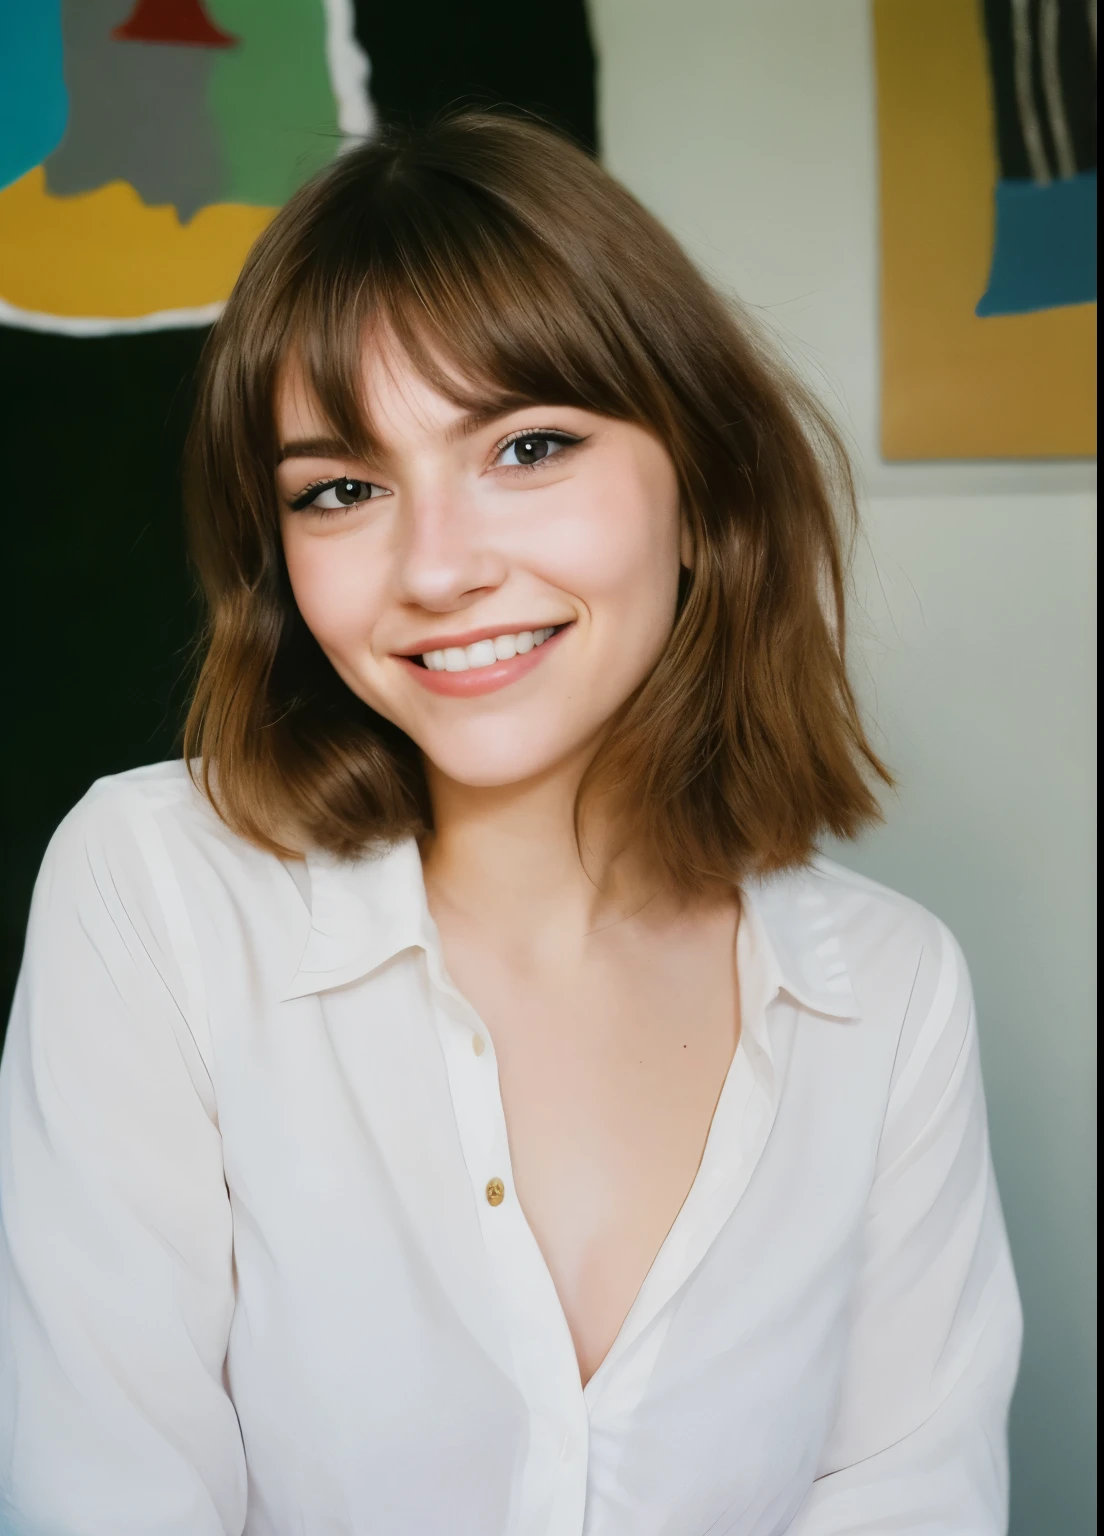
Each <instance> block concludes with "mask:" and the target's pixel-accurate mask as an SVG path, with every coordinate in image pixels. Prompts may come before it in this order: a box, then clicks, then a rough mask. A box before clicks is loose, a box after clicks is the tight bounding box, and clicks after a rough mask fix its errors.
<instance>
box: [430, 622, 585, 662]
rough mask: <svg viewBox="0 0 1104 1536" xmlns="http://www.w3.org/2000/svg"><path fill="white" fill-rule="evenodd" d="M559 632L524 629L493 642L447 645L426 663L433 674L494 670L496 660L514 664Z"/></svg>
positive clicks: (433, 652) (497, 637)
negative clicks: (518, 657) (483, 668)
mask: <svg viewBox="0 0 1104 1536" xmlns="http://www.w3.org/2000/svg"><path fill="white" fill-rule="evenodd" d="M555 633H556V626H555V625H554V624H549V625H546V626H545V627H544V628H543V629H523V630H521V631H520V633H519V634H516V635H496V636H495V638H494V639H493V640H477V641H476V642H475V643H474V645H467V646H460V645H450V646H446V647H445V649H444V650H441V651H426V652H425V653H424V654H423V656H422V660H423V661H424V662H425V665H426V667H427V669H428V670H429V671H430V672H467V671H469V670H471V669H473V668H479V667H490V666H493V664H494V663H495V662H496V661H511V660H512V659H513V658H514V657H515V656H524V655H526V654H527V653H528V652H529V651H531V650H532V649H533V648H534V646H538V645H543V644H544V642H545V641H546V640H550V639H551V637H552V636H553V635H554V634H555Z"/></svg>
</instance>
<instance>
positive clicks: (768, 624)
mask: <svg viewBox="0 0 1104 1536" xmlns="http://www.w3.org/2000/svg"><path fill="white" fill-rule="evenodd" d="M189 496H190V506H191V517H192V527H193V534H194V549H195V555H196V559H197V562H198V565H199V569H200V571H201V574H202V577H203V582H204V586H205V589H206V593H207V597H208V601H209V606H210V624H209V630H208V634H207V640H206V650H205V654H204V659H203V665H202V670H201V672H200V674H199V679H198V684H197V688H196V692H195V698H194V703H193V707H192V711H191V715H190V718H189V721H188V727H187V734H186V747H185V759H186V761H185V763H179V764H167V765H159V766H157V767H154V768H148V769H141V770H138V771H137V772H134V773H130V774H123V775H121V776H118V777H116V778H112V779H108V780H104V781H101V782H100V783H99V784H97V785H96V786H95V787H94V788H93V789H92V790H91V791H90V793H89V795H88V796H87V797H86V798H85V800H84V801H82V803H81V804H80V805H79V806H78V807H77V808H76V810H75V811H74V812H73V813H72V814H71V815H70V816H69V817H68V818H67V820H66V822H65V823H64V824H63V826H62V827H61V829H60V830H59V832H58V833H57V835H56V837H55V839H54V842H53V844H52V845H51V849H50V851H49V853H48V855H47V858H46V862H45V865H44V868H43V873H42V876H41V879H40V882H39V886H38V889H37V893H36V897H35V906H34V912H33V916H32V920H31V928H30V936H29V939H28V949H27V955H26V960H25V964H24V970H23V975H22V980H21V984H20V988H19V995H18V1001H17V1003H16V1007H15V1013H14V1018H13V1022H12V1028H11V1034H10V1039H9V1044H8V1047H7V1054H6V1057H5V1060H4V1063H3V1104H2V1113H3V1126H4V1139H3V1164H2V1176H3V1185H2V1192H3V1222H4V1265H3V1273H4V1275H5V1283H6V1288H7V1296H6V1301H5V1306H4V1311H3V1317H4V1328H5V1331H6V1339H5V1355H6V1365H5V1393H4V1399H3V1403H4V1406H3V1419H2V1422H3V1424H4V1430H5V1435H6V1441H5V1453H4V1457H3V1460H2V1465H3V1468H4V1474H3V1475H4V1477H5V1479H6V1483H5V1489H4V1492H5V1495H6V1498H7V1501H8V1503H7V1508H8V1510H9V1511H10V1515H9V1519H10V1521H11V1522H12V1527H13V1529H15V1530H18V1531H27V1532H39V1531H41V1532H45V1531H49V1532H51V1533H55V1536H76V1533H78V1532H79V1533H81V1536H85V1533H87V1536H92V1533H95V1536H101V1533H102V1536H124V1533H135V1536H138V1533H141V1536H161V1533H169V1532H172V1533H181V1536H184V1533H187V1536H200V1533H203V1536H206V1533H211V1536H215V1533H230V1532H233V1533H238V1532H242V1531H245V1532H248V1533H250V1536H290V1533H292V1532H296V1533H299V1532H305V1533H316V1532H318V1533H321V1532H327V1533H334V1536H338V1533H350V1536H351V1533H354V1532H357V1533H362V1532H363V1533H367V1532H384V1533H388V1536H390V1533H397V1536H406V1533H413V1536H423V1533H424V1536H438V1533H439V1536H462V1533H464V1536H467V1533H470V1536H497V1533H503V1536H514V1533H521V1536H583V1533H585V1536H649V1533H656V1536H659V1533H661V1532H662V1533H665V1536H666V1533H669V1536H676V1533H677V1536H706V1533H707V1532H708V1533H710V1536H712V1533H719V1532H721V1531H724V1532H726V1533H739V1536H768V1533H776V1532H782V1531H790V1532H795V1533H799V1536H829V1533H844V1532H856V1533H857V1532H860V1531H861V1532H878V1533H889V1532H893V1531H905V1530H908V1531H910V1532H912V1531H921V1530H922V1531H925V1532H933V1533H934V1532H949V1531H962V1532H970V1533H982V1532H985V1533H989V1532H997V1531H999V1530H1002V1529H1004V1522H1005V1504H1006V1474H1005V1451H1004V1432H1005V1417H1006V1410H1007V1405H1008V1399H1009V1395H1010V1392H1011V1387H1012V1382H1013V1377H1014V1373H1015V1366H1016V1358H1017V1349H1018V1340H1019V1313H1018V1305H1017V1299H1016V1292H1015V1286H1014V1282H1013V1277H1012V1272H1011V1267H1010V1262H1009V1257H1008V1250H1007V1245H1006V1240H1005V1235H1004V1230H1003V1226H1002V1221H1001V1215H1000V1209H999V1204H998V1200H997V1194H996V1190H995V1187H994V1183H993V1176H992V1171H991V1166H990V1161H989V1153H988V1148H987V1140H986V1128H985V1116H984V1107H983V1100H982V1089H981V1084H980V1080H979V1072H978V1056H977V1041H976V1034H975V1026H974V1019H973V1010H972V1005H971V1000H970V988H969V981H968V978H967V973H966V968H965V965H964V963H963V960H962V956H961V954H960V952H959V950H958V948H957V947H956V945H955V942H954V940H953V939H952V938H951V936H950V935H949V934H948V933H947V931H946V929H945V928H943V927H942V925H941V924H940V923H939V922H938V921H937V920H936V919H935V918H933V917H931V916H930V915H929V914H927V913H926V912H924V911H923V910H921V909H920V908H918V907H917V906H916V905H915V904H913V903H912V902H910V901H908V900H906V899H905V898H903V897H900V896H897V895H894V894H893V893H892V892H889V891H886V890H883V889H882V888H881V887H879V886H876V885H874V884H872V883H871V882H869V881H866V880H863V879H860V878H859V877H857V876H855V875H852V874H850V873H848V872H847V871H845V870H843V869H840V868H837V867H836V866H834V865H832V864H828V863H825V862H824V861H822V860H820V859H819V858H817V857H815V848H816V843H817V840H818V838H820V837H821V836H822V835H823V834H825V833H827V832H832V833H835V834H837V835H842V836H848V835H852V834H854V833H855V832H856V831H858V830H859V829H860V828H861V827H862V826H863V825H864V824H865V823H867V822H869V821H870V820H871V819H872V818H873V817H875V816H876V814H877V812H876V803H875V800H874V798H873V795H872V792H871V789H870V786H869V780H870V778H871V777H874V778H878V777H880V778H882V779H883V780H888V775H887V773H886V770H885V769H884V768H883V767H882V766H881V764H880V763H879V762H878V760H877V758H876V756H875V755H874V753H873V751H872V750H871V748H870V746H869V745H868V743H867V741H866V738H865V736H864V734H863V730H862V726H861V724H860V721H859V718H858V715H857V711H856V707H855V703H854V700H853V698H852V694H851V692H850V690H849V687H848V683H847V678H846V674H845V670H844V665H843V644H842V580H843V578H842V555H841V533H840V531H839V524H838V521H837V510H836V509H839V508H841V509H842V512H843V514H844V516H845V517H848V516H850V514H851V512H852V510H853V498H852V494H851V488H850V480H849V477H848V474H847V469H846V463H845V460H844V458H843V456H842V453H841V451H840V449H839V447H838V444H837V440H836V438H835V436H834V435H833V432H832V430H831V428H830V426H829V425H828V424H827V423H826V422H825V420H824V418H823V417H822V416H821V415H820V413H819V412H818V410H817V409H816V407H815V406H814V405H813V403H812V402H811V401H810V399H809V398H808V397H807V396H806V395H805V394H803V393H802V392H801V390H800V389H799V388H798V387H797V386H796V385H795V384H794V382H793V381H792V380H789V379H787V378H785V377H784V376H783V375H782V374H781V373H780V372H779V370H778V369H777V367H776V366H775V365H774V364H773V363H772V362H771V361H770V360H769V358H768V357H766V356H765V355H764V354H763V352H762V351H761V350H760V348H759V346H758V345H757V343H756V342H755V341H754V340H753V339H752V337H751V336H750V334H749V332H748V329H747V327H746V325H745V324H743V323H742V322H740V321H738V320H737V319H736V318H734V317H733V315H732V314H731V313H730V312H729V310H728V309H727V308H726V307H725V306H724V305H722V303H721V302H720V300H719V299H718V298H717V297H716V296H715V295H714V294H713V293H712V292H711V291H710V290H709V288H708V287H707V285H706V284H705V282H704V281H703V279H702V278H701V277H700V275H699V274H698V273H697V272H696V271H695V270H694V269H693V267H692V266H691V265H690V263H689V262H688V261H687V259H686V258H685V256H684V255H683V254H682V253H681V252H680V251H679V249H678V248H677V247H676V245H675V244H674V242H673V241H672V240H671V238H670V237H669V236H668V235H667V234H666V233H665V232H664V231H663V230H662V229H661V228H659V226H658V225H657V224H656V223H655V221H654V220H653V219H651V218H650V217H649V216H648V215H647V214H646V213H645V212H644V211H643V210H642V209H641V208H640V206H639V205H638V204H637V203H636V202H635V201H634V200H633V199H632V198H631V197H630V196H629V195H628V194H627V193H626V192H625V191H624V190H623V189H621V188H620V187H619V186H617V185H616V183H614V182H612V181H611V180H610V179H609V177H607V176H606V175H604V174H603V172H602V171H601V170H600V169H599V168H598V167H597V166H596V165H594V164H593V163H592V162H590V161H589V160H588V159H587V158H586V157H585V156H584V155H582V154H581V153H578V152H577V151H575V150H574V149H573V148H571V147H570V146H569V145H567V144H566V143H564V142H561V141H560V140H559V139H557V138H555V137H554V136H552V135H551V134H549V133H547V132H545V131H544V130H543V129H540V128H538V127H535V126H533V125H530V124H521V123H515V122H508V121H504V120H498V119H489V118H484V117H464V118H460V119H458V120H453V121H452V122H450V123H446V124H444V125H443V126H440V127H438V128H437V129H436V130H434V131H433V132H432V133H430V134H429V135H427V136H425V137H423V138H422V139H420V140H415V141H411V142H393V141H390V140H387V141H380V142H378V143H375V144H372V145H369V146H367V147H366V148H363V149H359V150H357V151H356V152H354V153H351V154H349V155H347V156H345V157H343V158H342V159H341V160H339V161H338V162H337V163H336V164H335V165H334V166H333V167H332V168H331V169H330V170H328V171H327V172H326V173H325V174H324V175H323V176H321V177H320V178H319V179H317V180H316V181H315V182H313V183H312V184H311V185H309V186H308V187H306V188H305V189H304V190H303V191H302V192H301V193H300V194H299V195H298V196H297V197H296V198H295V199H294V200H293V201H292V202H291V203H290V204H289V205H288V206H287V207H286V208H285V209H284V210H283V211H282V212H281V213H280V214H279V215H278V216H277V217H276V219H275V220H274V222H273V223H272V225H271V226H270V228H269V229H268V231H267V232H266V233H265V235H264V236H262V238H261V239H260V241H259V242H258V243H257V245H256V247H255V248H254V250H253V252H252V253H251V255H250V257H249V260H248V261H247V263H246V266H245V270H244V271H243V273H242V276H241V278H240V280H239V282H238V285H237V287H236V289H235V291H234V294H233V296H232V298H231V300H230V302H229V304H228V306H227V309H226V312H225V314H224V316H223V318H222V319H221V321H220V322H219V324H218V325H217V326H216V328H215V331H214V334H213V336H212V340H211V344H210V348H209V352H208V355H207V359H206V364H205V372H204V378H203V384H202V390H201V398H200V404H199V408H198V414H197V418H196V424H195V429H194V435H193V440H192V447H191V453H190V469H189Z"/></svg>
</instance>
